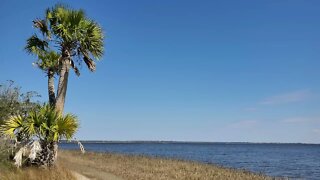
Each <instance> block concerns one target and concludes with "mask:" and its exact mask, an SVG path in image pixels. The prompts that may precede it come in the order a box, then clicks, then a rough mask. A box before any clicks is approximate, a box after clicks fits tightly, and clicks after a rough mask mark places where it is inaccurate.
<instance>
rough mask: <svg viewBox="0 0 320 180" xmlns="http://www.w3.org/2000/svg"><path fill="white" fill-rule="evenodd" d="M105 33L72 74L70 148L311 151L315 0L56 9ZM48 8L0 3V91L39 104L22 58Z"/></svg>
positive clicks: (42, 87)
mask: <svg viewBox="0 0 320 180" xmlns="http://www.w3.org/2000/svg"><path fill="white" fill-rule="evenodd" d="M66 3H67V4H68V5H70V6H71V7H73V8H83V9H85V11H86V13H87V15H88V16H89V17H91V18H93V19H95V20H96V21H97V22H98V23H100V24H101V26H102V27H103V28H104V31H105V33H106V37H107V38H106V40H105V47H106V52H105V55H104V56H103V59H102V60H101V61H100V62H98V63H97V71H96V72H95V73H90V72H88V70H87V69H86V68H85V66H83V68H81V71H82V74H81V76H80V77H79V78H78V77H76V76H75V75H74V73H72V74H71V79H70V82H69V87H68V94H67V100H66V111H67V112H72V113H75V114H77V115H78V116H79V118H80V121H81V129H80V131H79V132H78V134H77V138H79V139H89V140H94V139H98V140H183V141H228V142H229V141H245V142H248V141H249V142H311V143H320V110H319V109H320V21H319V20H320V1H311V0H310V1H302V0H300V1H295V0H293V1H285V0H282V1H279V0H265V1H255V0H252V1H246V0H243V1H237V0H235V1H211V0H208V1H205V0H203V1H196V0H193V1H186V0H183V1H182V0H180V1H178V0H164V1H147V0H146V1H139V0H137V1H131V0H127V1H123V0H120V1H118V0H117V1H115V0H114V1H66ZM54 4H55V2H54V1H50V2H49V1H40V0H39V1H13V0H10V1H8V0H4V1H1V5H0V22H1V28H0V34H1V45H0V55H1V57H0V82H5V81H6V80H8V79H12V80H15V81H16V82H17V84H19V85H21V86H22V87H23V90H25V91H27V90H35V91H38V92H39V93H41V94H42V95H43V97H42V98H41V99H40V100H42V101H45V100H47V86H46V77H45V75H44V74H43V73H42V72H41V71H39V70H37V69H36V68H34V67H33V66H32V65H31V63H32V62H33V60H34V58H33V57H32V56H29V55H27V54H26V53H25V52H24V51H23V47H24V45H25V41H26V39H27V38H28V37H29V36H30V35H32V34H33V32H34V31H35V29H33V27H32V20H33V19H35V18H37V17H43V15H44V10H45V8H47V7H50V6H52V5H54Z"/></svg>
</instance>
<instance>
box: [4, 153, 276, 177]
mask: <svg viewBox="0 0 320 180" xmlns="http://www.w3.org/2000/svg"><path fill="white" fill-rule="evenodd" d="M0 179H8V180H11V179H12V180H13V179H14V180H16V179H18V180H19V179H35V180H38V179H39V180H40V179H57V180H58V179H59V180H60V179H109V180H125V179H128V180H143V179H159V180H168V179H169V180H170V179H204V180H205V179H235V180H236V179H239V180H240V179H241V180H242V179H249V180H250V179H258V180H259V179H271V178H270V177H267V176H264V175H259V174H254V173H250V172H247V171H242V170H234V169H228V168H223V167H218V166H215V165H207V164H201V163H196V162H189V161H181V160H172V159H163V158H151V157H145V156H132V155H120V154H110V153H94V152H87V153H85V154H82V153H81V152H79V151H59V156H58V164H57V165H56V167H53V168H51V169H50V171H49V170H46V169H38V168H37V169H36V168H25V169H23V168H22V169H21V170H16V169H14V168H8V167H7V168H1V171H0Z"/></svg>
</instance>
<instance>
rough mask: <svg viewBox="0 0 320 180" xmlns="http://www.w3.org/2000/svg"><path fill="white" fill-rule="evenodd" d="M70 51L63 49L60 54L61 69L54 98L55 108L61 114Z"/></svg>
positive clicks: (65, 91) (66, 83)
mask: <svg viewBox="0 0 320 180" xmlns="http://www.w3.org/2000/svg"><path fill="white" fill-rule="evenodd" d="M69 54H70V53H68V51H64V53H63V55H62V62H61V69H60V77H59V83H58V94H57V98H56V110H57V111H58V112H60V113H61V114H63V109H64V102H65V99H66V94H67V88H68V78H69V70H70V60H69V58H70V55H69Z"/></svg>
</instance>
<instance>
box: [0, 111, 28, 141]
mask: <svg viewBox="0 0 320 180" xmlns="http://www.w3.org/2000/svg"><path fill="white" fill-rule="evenodd" d="M21 130H23V118H22V117H21V116H20V115H16V116H10V117H9V118H8V119H7V120H5V121H4V123H3V125H2V126H1V127H0V131H1V133H2V134H4V135H8V136H10V137H11V138H16V133H18V132H20V131H21Z"/></svg>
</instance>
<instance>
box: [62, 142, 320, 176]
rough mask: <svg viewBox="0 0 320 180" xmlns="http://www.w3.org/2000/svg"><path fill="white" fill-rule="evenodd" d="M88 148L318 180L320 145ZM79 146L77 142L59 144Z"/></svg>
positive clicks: (87, 145) (94, 145) (122, 145)
mask: <svg viewBox="0 0 320 180" xmlns="http://www.w3.org/2000/svg"><path fill="white" fill-rule="evenodd" d="M83 145H84V147H85V149H86V150H87V151H97V152H117V153H124V154H141V155H148V156H159V157H170V158H176V159H185V160H194V161H200V162H204V163H209V164H210V163H213V164H219V165H222V166H225V167H232V168H238V169H246V170H249V171H253V172H261V173H264V174H267V175H271V176H285V177H289V178H292V179H296V178H297V179H318V180H319V179H320V145H307V144H237V143H83ZM60 147H61V148H64V149H78V147H77V144H64V143H63V144H61V145H60Z"/></svg>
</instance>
